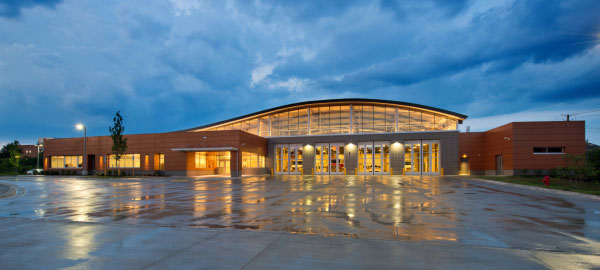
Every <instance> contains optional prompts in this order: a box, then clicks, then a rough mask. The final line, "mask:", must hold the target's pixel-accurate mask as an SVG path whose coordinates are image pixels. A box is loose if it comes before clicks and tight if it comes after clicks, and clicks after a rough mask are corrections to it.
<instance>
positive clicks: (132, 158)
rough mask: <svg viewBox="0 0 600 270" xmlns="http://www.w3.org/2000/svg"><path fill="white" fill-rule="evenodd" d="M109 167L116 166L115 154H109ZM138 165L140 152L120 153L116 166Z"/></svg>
mask: <svg viewBox="0 0 600 270" xmlns="http://www.w3.org/2000/svg"><path fill="white" fill-rule="evenodd" d="M108 157H109V160H110V162H109V166H108V167H109V168H117V160H116V158H115V155H109V156H108ZM139 167H140V154H126V155H122V156H121V159H120V160H119V166H118V168H139Z"/></svg>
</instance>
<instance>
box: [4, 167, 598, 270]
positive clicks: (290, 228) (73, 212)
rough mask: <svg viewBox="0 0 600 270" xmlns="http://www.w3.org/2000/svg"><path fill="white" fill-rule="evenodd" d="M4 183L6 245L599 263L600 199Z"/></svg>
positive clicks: (507, 191)
mask: <svg viewBox="0 0 600 270" xmlns="http://www.w3.org/2000/svg"><path fill="white" fill-rule="evenodd" d="M0 183H8V184H12V185H14V186H16V187H17V194H16V195H15V196H13V197H10V198H5V199H0V237H4V238H6V237H8V238H10V235H9V233H10V232H11V231H10V230H4V232H5V233H3V229H5V228H6V227H11V226H14V224H16V223H19V224H20V223H35V222H38V223H35V224H39V222H41V221H44V222H45V221H52V222H67V223H65V224H66V225H65V226H67V227H68V226H73V224H79V223H78V222H81V224H102V225H111V226H112V225H124V226H125V227H127V228H130V226H132V227H136V226H139V227H140V228H147V227H151V228H184V229H194V228H199V230H200V231H202V229H208V231H210V230H218V231H221V232H222V231H225V232H228V231H230V232H236V233H239V232H241V231H251V232H271V233H284V234H285V235H286V237H289V236H290V235H293V234H296V235H303V236H302V237H306V236H314V237H316V238H314V239H319V238H320V239H353V240H350V241H359V240H360V239H367V240H389V241H397V242H402V243H411V244H419V245H423V244H441V245H449V246H456V247H473V248H487V249H498V250H504V249H506V250H511V251H516V252H517V253H523V252H525V253H527V254H528V255H529V256H532V258H533V259H532V260H533V261H534V263H539V264H540V265H541V266H542V268H554V267H557V266H566V267H567V268H573V269H577V268H596V267H600V257H599V256H598V255H600V242H599V241H600V200H598V199H594V198H587V197H583V196H573V195H565V194H559V193H554V192H546V191H538V190H530V189H524V188H519V187H513V186H501V185H495V184H490V183H487V182H480V181H476V180H468V179H463V178H458V177H437V176H422V177H421V176H260V177H246V178H242V179H220V180H209V179H192V178H168V177H163V178H143V179H118V180H114V179H106V178H104V179H95V178H77V177H17V178H14V177H13V178H10V177H5V178H0ZM10 224H12V225H10ZM59 224H62V223H59ZM36 226H37V225H36ZM52 226H56V223H52ZM92 231H93V230H92ZM65 237H68V236H65ZM302 239H304V238H302ZM311 239H313V238H311ZM315 241H323V240H315ZM332 241H334V240H332ZM335 241H340V240H335ZM292 243H293V241H292ZM356 243H358V242H356ZM13 244H14V243H13ZM88 244H89V243H88ZM84 245H85V243H84ZM3 249H4V251H6V246H5V247H4V248H3ZM265 256H266V255H265ZM246 266H247V265H246ZM233 268H236V267H233ZM317 268H318V267H317ZM527 268H530V267H527Z"/></svg>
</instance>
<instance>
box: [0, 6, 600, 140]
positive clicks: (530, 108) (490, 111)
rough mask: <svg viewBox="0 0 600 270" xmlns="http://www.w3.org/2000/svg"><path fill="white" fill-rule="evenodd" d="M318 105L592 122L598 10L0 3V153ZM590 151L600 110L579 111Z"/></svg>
mask: <svg viewBox="0 0 600 270" xmlns="http://www.w3.org/2000/svg"><path fill="white" fill-rule="evenodd" d="M331 98H377V99H389V100H398V101H406V102H412V103H418V104H423V105H427V106H433V107H438V108H442V109H446V110H450V111H455V112H458V113H462V114H466V115H468V116H469V119H468V120H467V121H465V123H464V124H463V125H461V127H460V129H461V130H465V128H466V126H467V125H468V126H470V127H471V130H472V131H484V130H487V129H489V128H493V127H496V126H499V125H503V124H506V123H508V122H511V121H533V120H561V119H563V118H562V117H561V114H566V113H577V112H584V111H589V110H597V109H600V1H598V0H568V1H567V0H565V1H553V0H532V1H529V0H521V1H514V0H507V1H504V0H498V1H468V0H455V1H445V0H414V1H412V0H408V1H391V0H380V1H334V0H327V1H322V0H321V1H263V0H256V1H233V0H232V1H200V0H153V1H151V0H140V1H129V0H128V1H121V0H119V1H116V0H103V1H98V0H94V1H88V0H44V1H41V0H38V1H36V0H0V127H1V128H0V144H1V145H3V144H4V143H6V142H9V141H12V140H14V139H18V140H20V141H21V142H22V143H27V144H29V143H34V142H35V141H36V139H37V138H39V137H76V136H82V133H81V132H79V131H77V130H75V128H74V125H75V124H76V123H78V122H82V123H84V124H86V125H87V127H88V129H87V130H88V135H89V136H95V135H108V126H110V125H111V123H112V117H113V116H114V113H115V112H116V111H117V110H121V112H122V114H123V116H124V118H125V127H126V133H127V134H134V133H151V132H165V131H174V130H180V129H185V128H190V127H195V126H200V125H204V124H209V123H212V122H216V121H220V120H224V119H228V118H231V117H235V116H239V115H242V114H247V113H252V112H255V111H258V110H263V109H267V108H271V107H275V106H279V105H284V104H289V103H295V102H300V101H306V100H317V99H331ZM574 118H575V119H577V120H586V137H587V139H589V140H590V141H591V142H594V143H596V144H600V135H599V133H600V112H592V113H587V114H579V115H576V116H575V117H574Z"/></svg>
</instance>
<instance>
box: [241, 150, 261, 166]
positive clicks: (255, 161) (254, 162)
mask: <svg viewBox="0 0 600 270" xmlns="http://www.w3.org/2000/svg"><path fill="white" fill-rule="evenodd" d="M264 167H265V156H261V155H258V154H255V153H250V152H242V168H264Z"/></svg>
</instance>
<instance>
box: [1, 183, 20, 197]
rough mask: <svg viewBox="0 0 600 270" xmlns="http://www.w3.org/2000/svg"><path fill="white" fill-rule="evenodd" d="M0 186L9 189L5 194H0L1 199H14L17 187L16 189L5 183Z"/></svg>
mask: <svg viewBox="0 0 600 270" xmlns="http://www.w3.org/2000/svg"><path fill="white" fill-rule="evenodd" d="M0 185H2V186H7V187H8V191H6V192H4V193H3V194H0V199H3V198H8V197H12V196H14V195H15V194H17V187H15V186H14V185H11V184H4V183H0Z"/></svg>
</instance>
